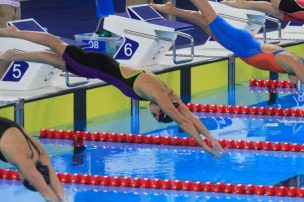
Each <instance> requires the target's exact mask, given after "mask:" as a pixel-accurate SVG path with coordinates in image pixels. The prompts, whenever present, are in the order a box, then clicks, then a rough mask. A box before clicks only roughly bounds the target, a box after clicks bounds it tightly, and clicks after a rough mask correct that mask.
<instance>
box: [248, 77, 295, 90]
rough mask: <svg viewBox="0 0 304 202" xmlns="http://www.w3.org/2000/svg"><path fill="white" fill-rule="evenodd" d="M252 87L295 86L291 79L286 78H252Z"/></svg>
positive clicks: (250, 83) (250, 82)
mask: <svg viewBox="0 0 304 202" xmlns="http://www.w3.org/2000/svg"><path fill="white" fill-rule="evenodd" d="M249 86H250V87H268V88H294V87H293V85H292V84H291V82H290V81H286V80H264V79H250V81H249Z"/></svg>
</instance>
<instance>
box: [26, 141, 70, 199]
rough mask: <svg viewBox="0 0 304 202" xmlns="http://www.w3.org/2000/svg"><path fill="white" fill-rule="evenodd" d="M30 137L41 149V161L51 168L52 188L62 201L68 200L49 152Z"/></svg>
mask: <svg viewBox="0 0 304 202" xmlns="http://www.w3.org/2000/svg"><path fill="white" fill-rule="evenodd" d="M28 136H29V135H28ZM29 138H31V140H32V141H33V142H34V143H35V144H36V146H37V147H38V148H39V151H40V156H39V161H40V162H41V163H42V164H43V165H47V166H48V168H49V173H50V186H51V188H52V190H53V191H54V192H55V194H56V195H57V197H58V198H59V199H60V202H66V195H65V193H64V190H63V188H62V185H61V183H60V181H59V179H58V177H57V175H56V172H55V170H54V168H53V166H52V164H51V161H50V158H49V156H48V154H47V153H46V151H45V149H44V148H43V147H42V146H41V144H40V143H39V142H38V141H37V140H36V139H34V138H32V137H31V136H29Z"/></svg>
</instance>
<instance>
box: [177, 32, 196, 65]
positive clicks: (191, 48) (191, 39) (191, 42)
mask: <svg viewBox="0 0 304 202" xmlns="http://www.w3.org/2000/svg"><path fill="white" fill-rule="evenodd" d="M176 33H177V36H181V37H184V38H186V39H189V41H190V43H189V44H186V45H183V46H176V44H175V42H174V43H173V62H174V64H182V63H186V62H191V61H192V60H193V58H194V38H193V37H192V36H191V35H189V34H186V33H183V32H176ZM177 48H190V57H189V59H184V60H177V54H176V49H177Z"/></svg>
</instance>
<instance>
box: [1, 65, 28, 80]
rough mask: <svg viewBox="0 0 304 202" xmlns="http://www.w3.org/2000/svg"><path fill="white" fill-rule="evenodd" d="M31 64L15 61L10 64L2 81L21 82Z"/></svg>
mask: <svg viewBox="0 0 304 202" xmlns="http://www.w3.org/2000/svg"><path fill="white" fill-rule="evenodd" d="M28 67H29V64H28V63H26V62H23V61H15V62H13V63H12V64H11V65H10V66H9V69H8V71H7V72H6V74H5V75H4V77H3V79H2V81H10V82H19V81H20V80H21V79H22V77H23V75H24V74H25V72H26V71H27V69H28Z"/></svg>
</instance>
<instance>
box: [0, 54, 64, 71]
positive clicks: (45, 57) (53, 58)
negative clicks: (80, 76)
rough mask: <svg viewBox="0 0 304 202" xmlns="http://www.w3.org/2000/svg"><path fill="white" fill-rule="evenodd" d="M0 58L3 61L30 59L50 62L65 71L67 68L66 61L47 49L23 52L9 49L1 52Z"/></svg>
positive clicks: (29, 60) (45, 62) (31, 60)
mask: <svg viewBox="0 0 304 202" xmlns="http://www.w3.org/2000/svg"><path fill="white" fill-rule="evenodd" d="M0 60H3V61H8V62H12V61H28V62H36V63H44V64H49V65H52V66H54V67H57V68H58V69H61V70H63V71H65V70H66V67H65V61H64V60H63V59H62V58H61V57H59V56H57V55H56V54H55V53H52V52H47V51H34V52H22V51H15V50H7V51H5V52H2V53H0Z"/></svg>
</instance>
